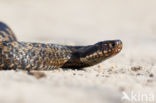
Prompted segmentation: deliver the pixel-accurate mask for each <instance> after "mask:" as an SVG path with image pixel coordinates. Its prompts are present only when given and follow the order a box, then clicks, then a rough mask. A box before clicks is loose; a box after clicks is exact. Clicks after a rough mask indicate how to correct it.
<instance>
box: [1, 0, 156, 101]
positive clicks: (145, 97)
mask: <svg viewBox="0 0 156 103" xmlns="http://www.w3.org/2000/svg"><path fill="white" fill-rule="evenodd" d="M155 5H156V1H155V0H0V14H1V15H0V20H1V21H4V22H6V23H7V24H9V25H10V26H11V28H12V29H13V31H14V32H15V33H16V35H17V37H18V39H19V40H21V41H31V42H51V43H59V44H71V45H88V44H94V43H96V42H97V41H103V40H109V39H121V40H122V41H123V50H122V52H121V53H120V54H119V55H117V56H115V57H113V58H111V59H109V60H107V61H104V62H103V63H101V64H99V65H96V66H94V67H89V68H85V70H84V71H77V70H66V71H64V70H61V69H59V70H54V71H44V73H45V74H46V77H44V78H41V79H36V78H35V77H33V76H30V75H27V74H26V73H25V72H23V71H18V72H16V71H0V103H135V102H136V103H154V102H156V13H155V10H156V6H155ZM124 94H125V95H127V96H128V98H129V100H122V97H123V95H124Z"/></svg>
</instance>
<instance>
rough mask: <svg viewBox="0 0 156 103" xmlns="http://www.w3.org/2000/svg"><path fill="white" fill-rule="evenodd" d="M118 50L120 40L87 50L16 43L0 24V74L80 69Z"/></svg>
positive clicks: (89, 47)
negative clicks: (2, 71)
mask: <svg viewBox="0 0 156 103" xmlns="http://www.w3.org/2000/svg"><path fill="white" fill-rule="evenodd" d="M121 49H122V42H121V41H120V40H107V41H102V42H98V43H96V44H94V45H88V46H65V45H57V44H43V43H29V42H19V41H17V39H16V37H15V35H14V33H13V32H12V30H11V29H10V28H9V27H8V26H7V25H6V24H4V23H3V22H0V70H10V69H22V70H51V69H53V68H72V69H81V68H84V67H88V66H93V65H95V64H97V63H100V62H102V61H103V60H106V59H108V58H110V57H112V56H114V55H116V54H117V53H119V52H120V51H121Z"/></svg>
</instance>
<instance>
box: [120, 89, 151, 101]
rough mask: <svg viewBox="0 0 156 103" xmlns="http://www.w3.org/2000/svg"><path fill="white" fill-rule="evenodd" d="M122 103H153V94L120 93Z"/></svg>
mask: <svg viewBox="0 0 156 103" xmlns="http://www.w3.org/2000/svg"><path fill="white" fill-rule="evenodd" d="M122 95H123V96H122V98H121V100H123V101H130V102H154V94H153V93H142V92H133V91H131V92H130V93H129V94H127V93H126V92H122Z"/></svg>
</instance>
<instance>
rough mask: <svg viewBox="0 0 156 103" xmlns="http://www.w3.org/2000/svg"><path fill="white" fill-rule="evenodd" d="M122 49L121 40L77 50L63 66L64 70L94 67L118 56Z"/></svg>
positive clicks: (104, 42) (103, 42) (99, 43)
mask: <svg viewBox="0 0 156 103" xmlns="http://www.w3.org/2000/svg"><path fill="white" fill-rule="evenodd" d="M73 48H74V47H73ZM121 49H122V42H121V40H108V41H102V42H98V43H96V44H94V45H89V46H83V47H79V48H75V51H74V52H73V53H72V56H71V59H70V60H69V61H68V62H67V63H66V64H65V65H64V66H63V68H76V69H81V68H84V67H89V66H93V65H95V64H98V63H100V62H102V61H104V60H106V59H108V58H110V57H112V56H114V55H116V54H118V53H119V52H120V51H121Z"/></svg>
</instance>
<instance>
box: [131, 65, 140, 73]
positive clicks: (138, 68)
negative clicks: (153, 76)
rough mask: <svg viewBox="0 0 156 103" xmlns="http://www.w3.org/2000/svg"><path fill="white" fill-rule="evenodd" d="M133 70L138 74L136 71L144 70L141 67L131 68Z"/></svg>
mask: <svg viewBox="0 0 156 103" xmlns="http://www.w3.org/2000/svg"><path fill="white" fill-rule="evenodd" d="M131 70H132V71H135V72H136V71H139V70H142V67H141V66H135V67H131Z"/></svg>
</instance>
